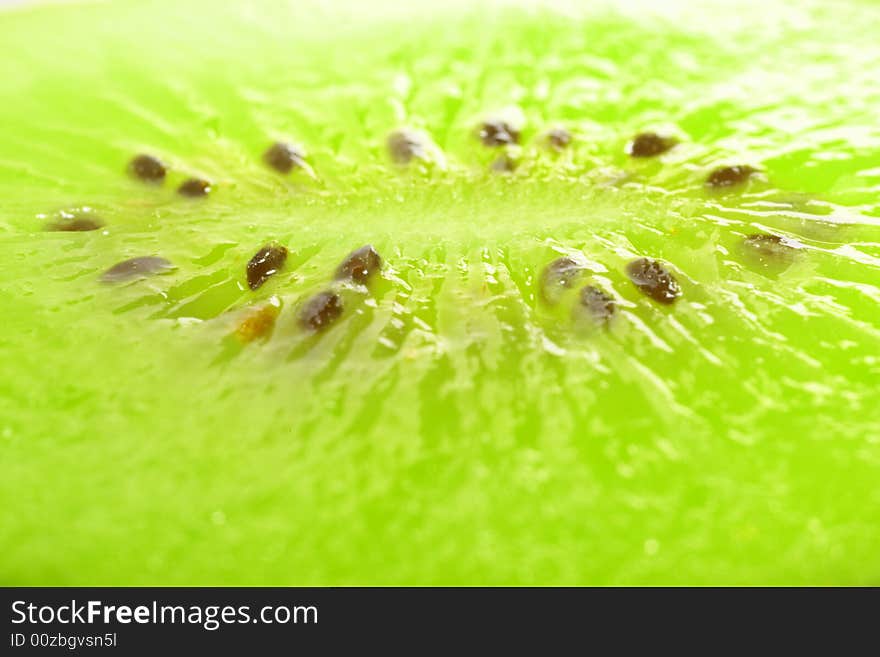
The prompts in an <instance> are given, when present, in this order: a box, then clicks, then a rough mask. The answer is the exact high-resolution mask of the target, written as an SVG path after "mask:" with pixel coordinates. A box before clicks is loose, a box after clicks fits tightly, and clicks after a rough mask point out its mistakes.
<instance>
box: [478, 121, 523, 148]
mask: <svg viewBox="0 0 880 657" xmlns="http://www.w3.org/2000/svg"><path fill="white" fill-rule="evenodd" d="M479 137H480V141H482V142H483V144H484V145H486V146H493V147H494V146H506V145H509V144H518V143H519V130H517V129H516V128H514V127H513V126H512V125H510V124H509V123H507V122H506V121H486V122H484V123H483V124H482V125H481V126H480V131H479Z"/></svg>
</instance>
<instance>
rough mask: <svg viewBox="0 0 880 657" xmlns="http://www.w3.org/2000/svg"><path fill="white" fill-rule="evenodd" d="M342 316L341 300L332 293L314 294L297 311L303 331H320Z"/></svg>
mask: <svg viewBox="0 0 880 657" xmlns="http://www.w3.org/2000/svg"><path fill="white" fill-rule="evenodd" d="M341 314H342V299H341V298H340V297H339V295H338V294H335V293H334V292H330V291H326V292H321V293H319V294H316V295H315V296H313V297H312V298H311V299H309V300H308V301H306V303H305V305H303V307H302V309H301V310H300V311H299V323H300V326H302V327H303V328H305V329H310V330H312V331H321V330H323V329H325V328H327V327H328V326H329V325H330V324H332V323H333V322H334V321H336V320H337V319H338V318H339V316H340V315H341Z"/></svg>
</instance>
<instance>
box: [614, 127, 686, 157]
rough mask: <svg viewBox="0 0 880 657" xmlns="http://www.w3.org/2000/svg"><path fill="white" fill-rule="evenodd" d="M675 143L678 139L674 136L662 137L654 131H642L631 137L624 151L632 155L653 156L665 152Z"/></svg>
mask: <svg viewBox="0 0 880 657" xmlns="http://www.w3.org/2000/svg"><path fill="white" fill-rule="evenodd" d="M677 143H678V140H677V139H675V138H674V137H663V136H661V135H658V134H657V133H656V132H642V133H640V134H638V135H636V136H635V137H633V140H632V141H631V142H630V143H629V144H628V146H627V149H626V152H627V153H629V154H630V155H631V156H632V157H654V156H655V155H660V154H661V153H665V152H666V151H668V150H669V149H670V148H672V147H673V146H675V145H676V144H677Z"/></svg>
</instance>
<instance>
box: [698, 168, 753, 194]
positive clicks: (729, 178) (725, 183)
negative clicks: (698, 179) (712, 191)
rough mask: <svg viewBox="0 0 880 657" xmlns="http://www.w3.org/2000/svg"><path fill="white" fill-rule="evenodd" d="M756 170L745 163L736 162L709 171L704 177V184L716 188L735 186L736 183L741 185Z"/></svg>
mask: <svg viewBox="0 0 880 657" xmlns="http://www.w3.org/2000/svg"><path fill="white" fill-rule="evenodd" d="M757 172H758V170H757V169H755V168H754V167H750V166H748V165H746V164H743V165H739V164H738V165H735V166H732V167H719V168H718V169H715V170H714V171H713V172H712V173H710V174H709V177H708V178H706V185H707V186H708V187H714V188H716V189H717V188H723V187H735V186H737V185H742V184H743V183H744V182H746V181H747V180H748V179H749V178H750V177H751V175H752V174H753V173H757Z"/></svg>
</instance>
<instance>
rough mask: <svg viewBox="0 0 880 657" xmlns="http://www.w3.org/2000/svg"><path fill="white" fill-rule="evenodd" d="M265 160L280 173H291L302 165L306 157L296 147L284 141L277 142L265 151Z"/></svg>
mask: <svg viewBox="0 0 880 657" xmlns="http://www.w3.org/2000/svg"><path fill="white" fill-rule="evenodd" d="M263 160H264V161H265V162H266V164H268V165H269V166H270V167H272V168H273V169H275V170H276V171H278V172H280V173H290V171H291V169H293V168H294V167H301V166H303V164H304V163H305V157H304V156H303V154H302V153H300V152H299V151H298V150H297V149H296V148H294V147H293V146H291V145H290V144H285V143H284V142H280V141H279V142H275V143H274V144H272V145H271V146H270V147H269V148H268V150H267V151H266V152H265V153H263Z"/></svg>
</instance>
